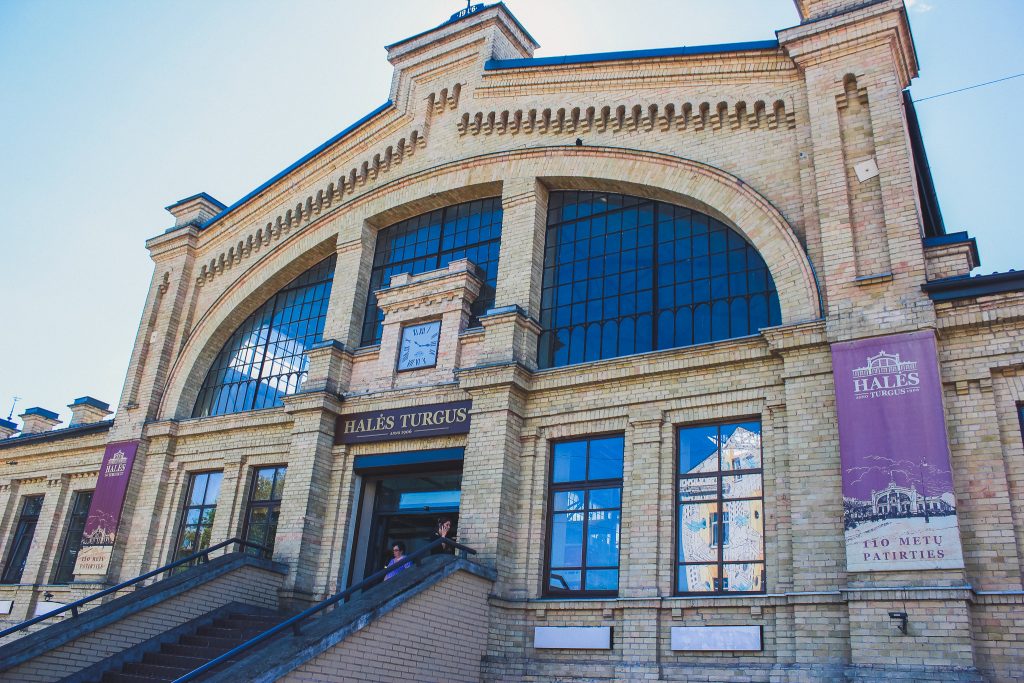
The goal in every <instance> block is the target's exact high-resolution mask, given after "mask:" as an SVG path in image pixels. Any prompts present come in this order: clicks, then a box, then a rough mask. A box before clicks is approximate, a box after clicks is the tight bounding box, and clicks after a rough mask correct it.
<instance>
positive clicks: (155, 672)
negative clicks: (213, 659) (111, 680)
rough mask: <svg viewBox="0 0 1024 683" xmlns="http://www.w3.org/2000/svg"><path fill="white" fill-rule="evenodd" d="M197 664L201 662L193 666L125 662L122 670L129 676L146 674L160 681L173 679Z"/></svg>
mask: <svg viewBox="0 0 1024 683" xmlns="http://www.w3.org/2000/svg"><path fill="white" fill-rule="evenodd" d="M198 666H201V664H197V665H196V666H193V667H183V666H165V665H162V664H148V663H141V664H140V663H132V664H126V665H125V667H124V669H123V670H122V671H123V672H124V673H126V674H129V675H130V676H148V677H149V678H154V679H159V680H162V681H163V680H166V681H173V680H174V679H175V678H178V677H179V676H181V675H182V674H186V673H188V672H189V671H191V670H192V669H195V668H196V667H198Z"/></svg>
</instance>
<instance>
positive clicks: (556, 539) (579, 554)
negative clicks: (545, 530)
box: [551, 512, 583, 569]
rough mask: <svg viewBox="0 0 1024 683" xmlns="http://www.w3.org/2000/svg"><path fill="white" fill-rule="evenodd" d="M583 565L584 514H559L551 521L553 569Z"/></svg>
mask: <svg viewBox="0 0 1024 683" xmlns="http://www.w3.org/2000/svg"><path fill="white" fill-rule="evenodd" d="M582 563H583V513H581V512H568V513H557V514H555V515H553V516H552V520H551V567H552V569H553V568H555V567H579V566H581V564H582Z"/></svg>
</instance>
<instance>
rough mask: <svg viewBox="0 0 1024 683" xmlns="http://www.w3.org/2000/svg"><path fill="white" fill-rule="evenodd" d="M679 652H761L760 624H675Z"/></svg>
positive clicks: (675, 647)
mask: <svg viewBox="0 0 1024 683" xmlns="http://www.w3.org/2000/svg"><path fill="white" fill-rule="evenodd" d="M672 649H673V650H676V651H677V652H760V651H761V649H762V646H761V627H760V626H673V627H672Z"/></svg>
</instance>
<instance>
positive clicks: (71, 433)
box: [0, 420, 114, 449]
mask: <svg viewBox="0 0 1024 683" xmlns="http://www.w3.org/2000/svg"><path fill="white" fill-rule="evenodd" d="M112 426H114V421H113V420H103V421H102V422H93V423H92V424H87V425H79V426H76V427H65V428H64V429H55V430H53V431H52V432H41V433H39V434H22V435H20V436H12V437H10V438H7V439H3V440H0V449H4V448H10V447H12V446H20V445H29V444H36V443H42V442H46V441H59V440H61V439H70V438H72V437H75V436H87V435H89V434H92V433H93V432H106V431H109V430H110V428H111V427H112Z"/></svg>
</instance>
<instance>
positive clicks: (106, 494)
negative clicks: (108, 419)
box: [75, 441, 139, 578]
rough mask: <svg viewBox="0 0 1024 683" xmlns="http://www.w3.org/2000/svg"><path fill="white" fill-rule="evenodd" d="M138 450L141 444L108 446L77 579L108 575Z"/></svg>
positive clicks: (127, 442) (131, 443) (98, 479)
mask: <svg viewBox="0 0 1024 683" xmlns="http://www.w3.org/2000/svg"><path fill="white" fill-rule="evenodd" d="M138 450H139V442H138V441H120V442H115V443H111V444H107V448H106V450H105V451H104V452H103V461H102V463H101V464H100V473H99V476H98V477H97V478H96V490H95V491H94V492H93V494H92V502H91V503H90V505H89V516H88V517H87V518H86V520H85V529H84V530H83V531H82V549H81V550H80V551H79V553H78V558H77V559H76V560H75V578H80V576H81V575H93V576H95V575H105V574H106V573H107V565H108V564H109V562H110V552H111V550H112V549H113V546H114V536H115V534H116V533H117V527H118V525H119V524H120V523H121V508H122V507H124V498H125V494H126V492H127V491H128V479H129V477H131V474H132V465H134V464H135V454H136V453H137V452H138Z"/></svg>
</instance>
